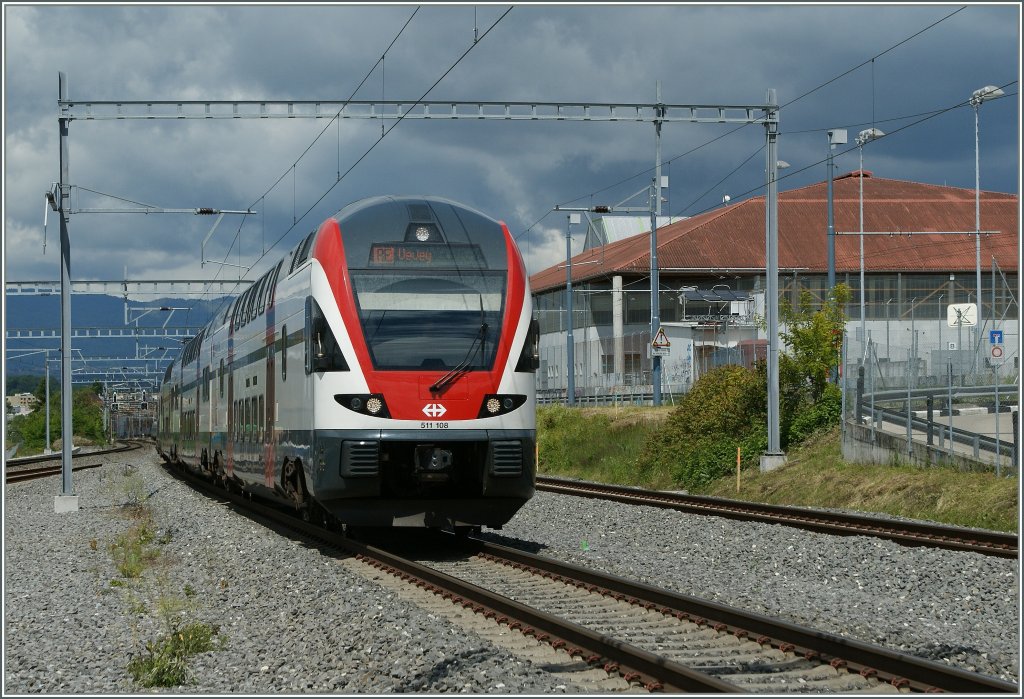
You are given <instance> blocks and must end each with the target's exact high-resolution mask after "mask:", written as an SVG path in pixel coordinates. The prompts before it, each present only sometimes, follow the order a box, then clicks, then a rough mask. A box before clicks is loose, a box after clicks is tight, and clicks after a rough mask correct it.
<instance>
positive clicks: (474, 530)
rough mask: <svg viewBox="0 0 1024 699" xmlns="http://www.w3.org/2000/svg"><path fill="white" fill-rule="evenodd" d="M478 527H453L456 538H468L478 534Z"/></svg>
mask: <svg viewBox="0 0 1024 699" xmlns="http://www.w3.org/2000/svg"><path fill="white" fill-rule="evenodd" d="M480 529H481V528H480V527H470V526H466V527H455V538H456V539H468V538H469V537H471V536H480Z"/></svg>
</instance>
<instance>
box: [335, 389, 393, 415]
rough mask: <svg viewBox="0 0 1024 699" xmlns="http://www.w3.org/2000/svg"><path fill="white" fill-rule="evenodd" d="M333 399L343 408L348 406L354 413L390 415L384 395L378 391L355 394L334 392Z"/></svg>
mask: <svg viewBox="0 0 1024 699" xmlns="http://www.w3.org/2000/svg"><path fill="white" fill-rule="evenodd" d="M334 400H335V401H336V402H337V403H338V405H340V406H342V407H343V408H348V409H349V410H351V411H352V412H354V413H359V414H361V415H371V416H373V417H391V413H389V412H388V404H387V403H386V402H384V396H382V395H381V394H379V393H371V394H368V395H367V394H355V395H349V394H344V393H336V394H334Z"/></svg>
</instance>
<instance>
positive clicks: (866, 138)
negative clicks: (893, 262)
mask: <svg viewBox="0 0 1024 699" xmlns="http://www.w3.org/2000/svg"><path fill="white" fill-rule="evenodd" d="M884 135H885V133H884V132H883V131H882V130H881V129H876V128H875V127H871V128H870V129H864V130H863V131H861V132H860V133H859V134H857V148H858V149H860V177H859V178H858V179H860V341H861V342H862V343H864V347H865V348H866V347H867V341H868V335H867V330H866V329H865V324H864V297H865V295H866V294H865V291H866V289H865V288H864V144H865V143H868V142H870V141H874V140H876V139H879V138H881V137H882V136H884Z"/></svg>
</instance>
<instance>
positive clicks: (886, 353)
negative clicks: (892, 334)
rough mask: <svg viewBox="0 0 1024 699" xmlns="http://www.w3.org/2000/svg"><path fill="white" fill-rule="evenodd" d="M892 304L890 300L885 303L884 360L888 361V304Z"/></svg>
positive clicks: (889, 352)
mask: <svg viewBox="0 0 1024 699" xmlns="http://www.w3.org/2000/svg"><path fill="white" fill-rule="evenodd" d="M890 303H892V299H889V300H888V301H886V302H885V358H886V359H889V357H890V354H891V350H890V349H889V304H890Z"/></svg>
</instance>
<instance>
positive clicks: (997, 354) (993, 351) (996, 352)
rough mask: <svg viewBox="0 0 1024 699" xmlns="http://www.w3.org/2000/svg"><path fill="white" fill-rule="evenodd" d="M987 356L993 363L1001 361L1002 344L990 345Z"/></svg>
mask: <svg viewBox="0 0 1024 699" xmlns="http://www.w3.org/2000/svg"><path fill="white" fill-rule="evenodd" d="M989 357H991V359H992V363H993V364H1000V363H1002V361H1003V346H1002V345H1001V344H1000V345H992V346H991V348H990V349H989Z"/></svg>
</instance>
